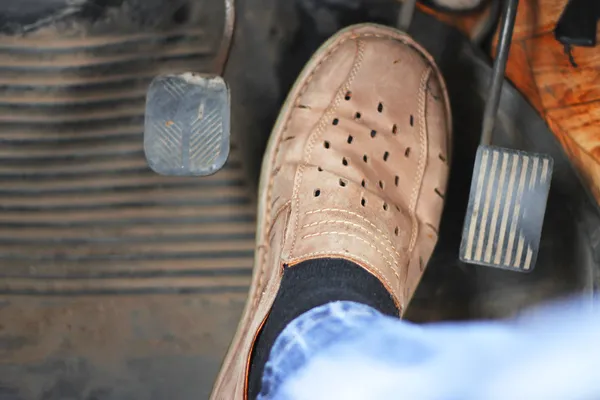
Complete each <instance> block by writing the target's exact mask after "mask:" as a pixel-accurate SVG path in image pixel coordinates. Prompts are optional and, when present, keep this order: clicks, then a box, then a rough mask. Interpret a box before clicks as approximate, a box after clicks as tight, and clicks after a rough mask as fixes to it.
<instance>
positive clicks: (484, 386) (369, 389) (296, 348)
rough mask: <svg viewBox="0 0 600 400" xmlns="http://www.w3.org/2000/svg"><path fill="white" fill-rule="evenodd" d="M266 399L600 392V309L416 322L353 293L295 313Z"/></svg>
mask: <svg viewBox="0 0 600 400" xmlns="http://www.w3.org/2000/svg"><path fill="white" fill-rule="evenodd" d="M258 398H259V399H261V400H265V399H286V400H287V399H311V400H318V399H374V400H377V399H419V400H422V399H568V400H576V399H600V313H598V311H596V308H595V307H593V308H590V306H589V305H587V306H585V305H584V304H583V302H569V303H562V304H555V305H552V306H549V307H546V308H544V309H540V310H537V311H533V312H531V313H527V314H525V315H523V316H521V317H520V318H519V319H515V320H512V321H501V322H468V323H467V322H459V323H436V324H428V325H415V324H412V323H410V322H406V321H402V320H399V319H395V318H390V317H387V316H384V315H382V314H380V313H379V312H378V311H376V310H374V309H372V308H370V307H368V306H365V305H362V304H358V303H353V302H334V303H329V304H326V305H323V306H320V307H317V308H314V309H312V310H310V311H308V312H306V313H304V314H303V315H301V316H300V317H298V318H296V319H295V320H294V321H292V322H291V323H290V324H289V325H288V326H287V327H286V328H285V329H284V331H283V332H282V333H281V334H280V335H279V337H278V338H277V340H276V341H275V343H274V345H273V347H272V349H271V353H270V357H269V361H268V362H267V364H266V365H265V369H264V374H263V382H262V390H261V394H260V396H259V397H258Z"/></svg>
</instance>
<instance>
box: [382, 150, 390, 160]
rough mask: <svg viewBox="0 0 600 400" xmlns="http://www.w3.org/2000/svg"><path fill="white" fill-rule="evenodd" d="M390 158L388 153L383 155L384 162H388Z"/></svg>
mask: <svg viewBox="0 0 600 400" xmlns="http://www.w3.org/2000/svg"><path fill="white" fill-rule="evenodd" d="M389 156H390V153H389V152H387V151H386V152H385V153H383V161H387V159H388V157H389Z"/></svg>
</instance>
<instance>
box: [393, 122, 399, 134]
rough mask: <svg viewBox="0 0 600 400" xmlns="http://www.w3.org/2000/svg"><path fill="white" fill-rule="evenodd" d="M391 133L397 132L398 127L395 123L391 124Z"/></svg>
mask: <svg viewBox="0 0 600 400" xmlns="http://www.w3.org/2000/svg"><path fill="white" fill-rule="evenodd" d="M392 133H393V134H394V135H395V134H396V133H398V127H397V126H396V124H394V125H393V126H392Z"/></svg>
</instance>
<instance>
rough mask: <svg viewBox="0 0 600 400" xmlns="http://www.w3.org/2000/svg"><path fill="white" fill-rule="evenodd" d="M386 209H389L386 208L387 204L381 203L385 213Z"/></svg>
mask: <svg viewBox="0 0 600 400" xmlns="http://www.w3.org/2000/svg"><path fill="white" fill-rule="evenodd" d="M388 208H389V207H388V204H387V203H383V210H384V211H387V210H388Z"/></svg>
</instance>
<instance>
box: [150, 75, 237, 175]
mask: <svg viewBox="0 0 600 400" xmlns="http://www.w3.org/2000/svg"><path fill="white" fill-rule="evenodd" d="M229 141H230V96H229V88H228V86H227V84H226V83H225V81H224V80H223V78H221V77H220V76H217V75H200V74H195V73H191V72H187V73H184V74H180V75H163V76H158V77H156V78H155V79H154V80H153V81H152V83H151V84H150V87H149V89H148V95H147V97H146V116H145V121H144V153H145V155H146V161H147V162H148V165H149V166H150V168H152V170H154V171H155V172H157V173H159V174H161V175H179V176H206V175H210V174H213V173H215V172H217V171H218V170H219V169H221V167H223V165H224V164H225V161H227V157H228V156H229Z"/></svg>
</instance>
